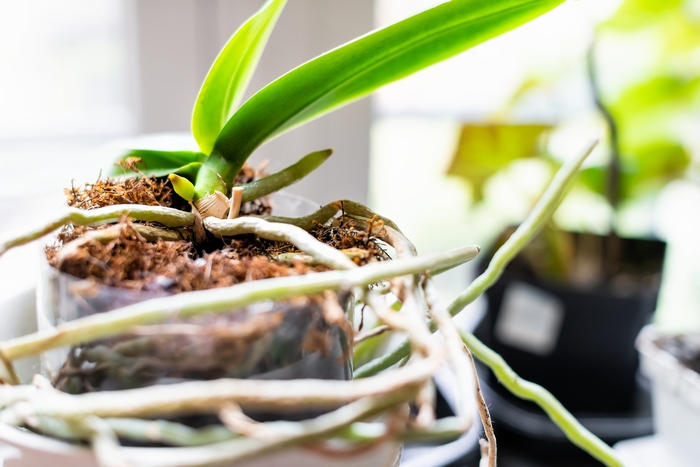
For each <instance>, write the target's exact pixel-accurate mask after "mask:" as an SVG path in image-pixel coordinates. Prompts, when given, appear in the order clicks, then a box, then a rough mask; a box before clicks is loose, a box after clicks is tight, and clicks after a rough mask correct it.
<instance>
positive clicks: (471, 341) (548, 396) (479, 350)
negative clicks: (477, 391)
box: [460, 331, 623, 467]
mask: <svg viewBox="0 0 700 467" xmlns="http://www.w3.org/2000/svg"><path fill="white" fill-rule="evenodd" d="M460 334H461V336H462V340H463V341H464V343H465V344H466V345H467V347H469V349H470V350H471V351H472V353H473V354H474V356H475V357H476V358H478V359H479V360H480V361H481V362H483V363H484V364H485V365H486V366H488V367H489V368H490V369H491V371H493V372H494V374H495V375H496V377H497V378H498V380H499V381H500V383H501V384H502V385H503V386H505V387H506V388H507V389H508V390H509V391H510V392H511V393H513V394H514V395H516V396H518V397H520V398H521V399H525V400H529V401H532V402H534V403H536V404H537V405H538V406H540V407H541V408H542V410H544V411H545V412H546V413H547V415H548V416H549V418H550V419H551V420H552V421H553V422H554V423H555V424H556V425H557V426H558V427H559V428H561V429H562V431H563V432H564V434H565V435H566V437H567V438H568V439H569V440H570V441H571V442H572V443H574V444H575V445H576V446H579V447H580V448H581V449H583V450H584V451H586V452H587V453H589V454H590V455H591V456H593V457H595V458H596V459H598V460H599V461H601V462H602V463H603V464H605V465H607V466H609V467H622V466H623V464H622V461H620V459H619V458H618V457H617V454H616V453H615V451H614V450H613V449H612V448H611V447H610V446H608V445H607V444H605V443H604V442H602V441H601V440H600V439H599V438H597V437H596V436H595V435H594V434H593V433H591V432H590V431H588V430H587V429H586V428H585V427H584V426H583V425H581V424H580V423H579V422H578V420H576V418H575V417H574V416H573V415H571V413H570V412H569V411H568V410H566V408H564V406H563V405H561V402H559V401H558V400H557V399H556V398H555V397H554V396H553V395H552V393H551V392H549V391H547V390H546V389H545V388H543V387H542V386H540V385H538V384H535V383H532V382H530V381H525V380H523V379H522V378H520V377H519V376H518V375H517V374H516V373H515V372H514V371H513V369H512V368H511V367H510V366H509V365H508V364H507V363H506V361H505V360H503V357H501V356H500V355H498V354H497V353H496V352H494V351H493V350H491V349H490V348H488V347H487V346H486V345H484V344H483V343H482V342H481V341H480V340H479V339H477V338H476V337H474V335H473V334H471V333H468V332H465V331H460Z"/></svg>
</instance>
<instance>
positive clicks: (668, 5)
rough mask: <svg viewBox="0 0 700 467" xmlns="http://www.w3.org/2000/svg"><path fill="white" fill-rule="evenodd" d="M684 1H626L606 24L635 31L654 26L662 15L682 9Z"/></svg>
mask: <svg viewBox="0 0 700 467" xmlns="http://www.w3.org/2000/svg"><path fill="white" fill-rule="evenodd" d="M683 1H684V0H625V1H624V2H623V3H622V5H620V8H618V10H617V11H616V12H615V14H614V15H613V16H612V17H611V18H610V19H609V20H608V21H606V22H605V25H606V26H608V27H613V28H615V29H620V30H628V31H629V30H635V29H639V28H643V27H646V26H649V25H651V24H654V23H655V22H657V21H658V20H659V19H660V17H662V15H664V14H666V13H669V12H673V10H676V9H678V8H680V7H682V4H683Z"/></svg>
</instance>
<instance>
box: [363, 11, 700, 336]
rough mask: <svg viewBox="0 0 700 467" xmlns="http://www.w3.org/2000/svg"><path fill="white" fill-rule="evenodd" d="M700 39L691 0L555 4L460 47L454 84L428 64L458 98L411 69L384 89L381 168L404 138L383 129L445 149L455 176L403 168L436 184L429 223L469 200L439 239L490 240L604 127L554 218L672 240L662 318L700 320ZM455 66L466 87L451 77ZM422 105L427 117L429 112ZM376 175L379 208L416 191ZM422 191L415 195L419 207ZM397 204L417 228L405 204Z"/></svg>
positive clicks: (414, 148) (409, 143) (580, 227)
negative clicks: (699, 236) (692, 262)
mask: <svg viewBox="0 0 700 467" xmlns="http://www.w3.org/2000/svg"><path fill="white" fill-rule="evenodd" d="M386 2H387V3H390V0H386ZM555 16H556V18H555ZM550 21H551V22H550ZM699 46H700V2H698V1H696V0H674V1H668V2H656V1H651V0H624V1H622V2H597V1H592V2H586V5H583V4H582V3H580V2H572V3H568V4H565V5H564V6H563V7H562V8H561V9H560V10H559V11H557V12H555V14H553V15H552V17H551V18H542V19H541V20H539V21H536V22H533V23H532V24H530V25H527V26H526V27H524V28H521V29H520V30H518V31H515V32H514V33H512V34H510V35H509V36H507V37H504V38H502V40H499V41H494V43H493V44H487V45H486V46H485V47H483V48H481V50H480V51H481V52H482V54H483V55H478V54H477V53H476V52H477V51H474V52H475V53H473V54H471V56H469V57H468V58H465V59H464V63H462V64H458V63H456V61H453V63H452V64H451V66H452V68H451V70H449V71H451V72H452V78H453V79H454V81H456V82H457V84H454V85H452V81H450V80H449V79H448V78H447V76H448V72H447V70H444V71H443V74H442V75H441V76H440V77H438V73H437V72H434V75H433V76H432V77H431V78H432V83H433V86H434V87H435V88H438V89H432V90H429V91H427V93H428V94H441V95H448V94H449V93H450V91H452V94H451V98H452V102H449V101H448V98H445V99H443V100H442V101H441V103H442V104H441V107H440V106H436V105H435V104H433V105H432V107H431V106H429V105H428V104H426V103H425V101H427V98H425V97H412V96H410V94H409V92H407V91H408V89H409V88H410V84H409V83H403V84H401V83H399V85H402V86H403V88H404V89H403V90H402V89H399V85H396V86H395V87H394V89H390V90H388V91H387V92H385V93H384V94H381V93H380V96H379V99H378V105H377V108H378V109H379V114H380V116H382V117H384V118H382V119H380V120H379V121H378V122H377V123H375V127H374V131H375V138H374V144H375V152H374V154H373V155H374V156H375V157H376V156H377V155H378V156H379V157H376V159H375V160H373V161H372V163H373V164H374V167H375V168H376V169H378V170H376V171H375V172H374V173H375V174H377V173H379V171H380V170H381V171H386V170H389V167H390V166H391V165H390V164H391V163H390V161H391V160H392V154H398V153H401V152H402V151H399V150H397V149H393V150H392V149H390V147H389V143H388V141H391V144H393V145H398V146H400V147H401V148H402V149H403V150H404V153H403V156H402V157H408V156H407V155H406V154H405V153H406V152H410V153H421V154H422V155H423V157H424V158H426V159H432V160H435V159H439V160H440V161H441V163H442V168H441V170H442V171H443V172H442V174H448V176H447V177H445V176H444V175H442V174H433V173H432V172H431V169H428V168H426V167H421V169H420V170H421V174H420V176H418V174H413V173H409V172H410V170H411V169H398V170H399V171H400V172H401V174H402V175H403V174H406V175H408V177H412V179H414V180H418V179H419V177H422V178H423V181H422V184H423V186H424V187H426V188H427V187H430V189H431V190H433V193H435V191H436V190H437V191H438V192H439V193H440V194H441V196H437V197H435V196H432V197H431V199H432V200H433V204H436V205H435V206H431V207H430V208H429V210H430V213H429V214H427V215H428V216H429V217H430V218H431V219H434V222H435V223H437V222H439V219H440V218H444V217H445V216H446V212H447V210H451V211H452V210H454V211H458V210H460V211H462V214H461V218H460V219H459V221H452V224H453V225H452V226H451V228H447V229H446V230H448V232H447V233H446V234H445V233H444V231H443V232H441V235H440V236H439V237H440V238H441V240H443V241H444V238H445V237H447V238H452V237H453V236H454V237H455V238H459V237H462V238H464V237H468V238H470V239H473V240H474V241H477V242H479V243H481V244H483V245H489V244H491V243H493V242H494V241H495V239H496V238H497V237H498V235H499V234H500V233H501V232H502V231H503V230H504V229H505V228H506V227H507V226H508V225H513V224H517V223H518V222H520V220H522V218H523V214H524V212H525V211H526V209H527V207H528V206H531V205H532V203H533V202H534V200H535V199H536V198H537V196H539V193H541V191H542V188H543V186H544V184H545V183H546V181H547V180H549V178H550V177H551V174H552V173H553V171H554V170H555V168H556V167H557V166H559V165H560V164H561V161H562V154H564V153H565V151H566V148H567V147H568V145H569V144H571V141H572V140H575V139H577V138H580V137H581V135H582V134H588V133H593V132H595V131H596V130H598V131H603V132H604V135H605V136H604V141H603V143H604V144H602V145H601V147H600V149H599V150H597V151H596V152H595V153H594V154H593V155H592V156H591V158H590V160H589V162H588V165H587V167H586V168H585V169H584V171H583V173H582V175H581V177H580V179H579V181H578V184H577V186H576V187H574V188H573V189H572V191H571V192H570V194H569V196H568V198H567V199H566V200H565V201H564V203H563V204H562V207H561V208H560V209H559V211H558V212H557V214H556V216H555V218H554V221H553V225H554V226H556V227H558V228H560V229H564V230H569V231H576V232H588V233H594V234H599V235H607V234H608V233H609V232H610V231H611V226H614V231H615V232H617V234H619V235H620V236H623V237H638V238H645V237H658V238H661V239H663V240H666V241H668V242H669V248H668V255H667V267H666V272H665V275H666V277H667V278H669V279H670V280H669V281H667V284H664V285H663V287H662V291H661V300H660V303H659V311H658V313H657V319H658V320H660V321H661V322H662V324H663V325H665V326H667V327H669V328H692V327H699V326H700V312H697V309H700V296H699V295H698V294H697V292H694V290H697V286H698V285H700V271H698V270H696V269H694V268H692V267H691V266H689V265H688V261H687V258H689V257H696V256H694V255H696V254H697V253H700V252H699V251H698V248H697V247H695V246H694V245H692V244H691V240H690V238H691V237H692V236H693V235H694V234H695V233H696V232H697V229H698V228H700V222H698V217H699V216H698V214H696V213H695V212H694V211H697V209H696V207H695V206H697V204H696V202H697V200H698V199H700V197H699V196H698V189H697V187H696V186H695V185H693V183H694V182H696V181H697V178H698V174H699V172H698V162H700V131H698V128H700V81H699V79H698V77H700V47H699ZM486 49H489V50H486ZM533 50H534V52H533ZM468 60H469V61H468ZM470 65H471V66H470ZM444 68H448V66H447V65H446V66H445V67H444ZM473 70H478V71H479V74H480V75H481V78H475V77H473V76H472V74H474V73H473ZM458 72H460V73H461V76H463V79H462V82H461V84H462V89H459V87H458V86H459V84H460V83H459V80H458V79H456V78H454V75H455V74H457V73H458ZM425 74H427V72H426V73H425ZM441 80H442V81H441ZM406 81H408V80H406ZM416 81H417V80H416ZM427 82H428V77H424V81H423V84H426V83H427ZM416 84H417V83H416ZM424 87H427V86H424ZM448 89H449V91H448ZM414 90H415V91H417V89H414ZM401 91H403V95H404V97H405V100H404V101H403V102H399V99H398V98H399V95H401ZM432 97H434V96H432ZM467 99H469V103H468V104H467ZM487 102H490V104H488V103H487ZM460 105H461V106H462V108H460V107H459V106H460ZM426 116H430V117H432V118H431V119H430V120H429V121H428V119H425V121H422V120H423V118H424V117H426ZM436 117H437V118H436ZM431 132H432V134H431ZM399 135H403V141H400V139H401V138H402V137H401V136H399ZM408 135H410V136H408ZM382 140H386V141H387V143H384V141H382ZM431 143H432V146H431ZM377 159H378V160H377ZM395 162H396V159H394V165H393V167H394V168H395V167H396V164H395ZM433 177H434V178H433ZM380 183H381V184H386V180H385V179H383V178H382V179H381V182H377V181H376V179H375V181H374V182H373V184H372V186H371V187H372V188H373V191H371V194H372V195H373V198H372V201H373V202H375V203H378V204H380V205H381V209H384V208H389V209H390V207H389V200H390V199H391V198H390V196H389V191H390V190H393V191H394V193H395V194H398V193H401V194H403V195H404V196H409V195H408V194H407V193H405V192H406V190H402V189H401V188H400V187H397V186H395V185H392V186H391V188H387V187H386V186H381V185H380ZM389 185H391V183H389ZM465 187H466V188H467V190H466V191H465V189H464V188H465ZM436 198H438V199H442V200H449V201H448V202H446V203H435V199H436ZM384 200H386V202H385V201H384ZM427 204H428V203H425V204H423V203H422V201H421V200H418V199H416V200H415V203H414V204H412V205H411V207H412V208H415V207H416V206H426V205H427ZM377 207H378V208H380V206H377ZM426 208H427V207H424V208H423V209H426ZM405 209H406V211H408V210H409V208H405ZM418 209H419V210H423V209H421V208H418ZM392 215H393V217H394V218H395V219H398V220H397V222H399V221H401V222H403V224H402V225H406V223H408V224H409V227H407V229H410V222H411V221H410V220H408V218H409V217H410V214H409V213H408V212H406V213H405V214H404V213H403V212H400V213H392ZM458 216H459V215H458ZM433 225H435V224H433ZM443 229H444V227H443ZM416 230H418V229H417V228H416ZM424 231H425V233H424V234H423V235H421V233H420V232H419V233H418V234H417V235H416V234H414V238H416V237H417V238H418V240H417V242H418V243H419V244H423V245H428V248H431V246H430V245H431V240H430V238H429V237H430V235H431V233H430V231H429V230H428V229H424ZM436 237H438V236H436ZM448 241H449V240H448ZM681 252H682V253H681ZM698 257H700V256H698ZM694 308H695V310H694Z"/></svg>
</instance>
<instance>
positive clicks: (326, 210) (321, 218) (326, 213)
mask: <svg viewBox="0 0 700 467" xmlns="http://www.w3.org/2000/svg"><path fill="white" fill-rule="evenodd" d="M338 211H340V201H335V202H333V203H330V204H327V205H325V206H322V207H320V208H319V209H318V210H316V211H314V212H312V213H311V214H309V215H307V216H303V217H282V216H265V217H263V219H265V220H266V221H268V222H277V223H281V224H291V225H296V226H297V227H299V228H302V229H304V230H311V229H313V228H314V227H316V224H317V223H318V224H320V225H323V224H325V223H326V222H328V221H329V220H330V219H331V218H332V217H333V216H335V215H336V214H337V213H338Z"/></svg>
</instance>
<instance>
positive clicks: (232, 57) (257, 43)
mask: <svg viewBox="0 0 700 467" xmlns="http://www.w3.org/2000/svg"><path fill="white" fill-rule="evenodd" d="M286 3H287V1H286V0H269V1H268V2H267V3H265V5H263V7H262V8H261V9H260V10H259V11H258V12H257V13H255V14H254V15H253V16H252V17H251V18H250V19H248V21H246V22H245V24H243V26H241V27H240V28H239V29H238V30H237V31H236V32H235V33H234V34H233V36H231V39H229V41H228V43H227V44H226V46H225V47H224V48H223V50H222V51H221V52H220V53H219V56H218V57H217V58H216V61H215V62H214V64H213V65H212V67H211V69H210V70H209V73H208V74H207V77H206V78H205V80H204V83H203V84H202V88H201V89H200V91H199V95H198V96H197V101H196V102H195V105H194V111H193V113H192V134H193V135H194V138H195V140H197V144H198V145H199V148H200V149H201V150H202V152H203V153H205V154H209V153H210V152H211V150H212V147H213V146H214V141H216V137H217V136H218V134H219V131H221V128H223V126H224V124H225V123H226V121H227V120H228V119H229V118H230V117H231V114H232V112H233V111H234V110H235V109H236V108H237V107H238V105H239V104H240V102H241V99H242V98H243V94H244V93H245V90H246V88H247V87H248V83H249V82H250V79H251V78H252V76H253V72H254V71H255V68H256V67H257V65H258V61H259V60H260V55H261V54H262V52H263V50H264V49H265V45H266V44H267V40H268V38H269V37H270V34H271V33H272V29H273V28H274V26H275V23H276V22H277V18H278V17H279V15H280V13H281V12H282V9H283V8H284V5H285V4H286Z"/></svg>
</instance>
